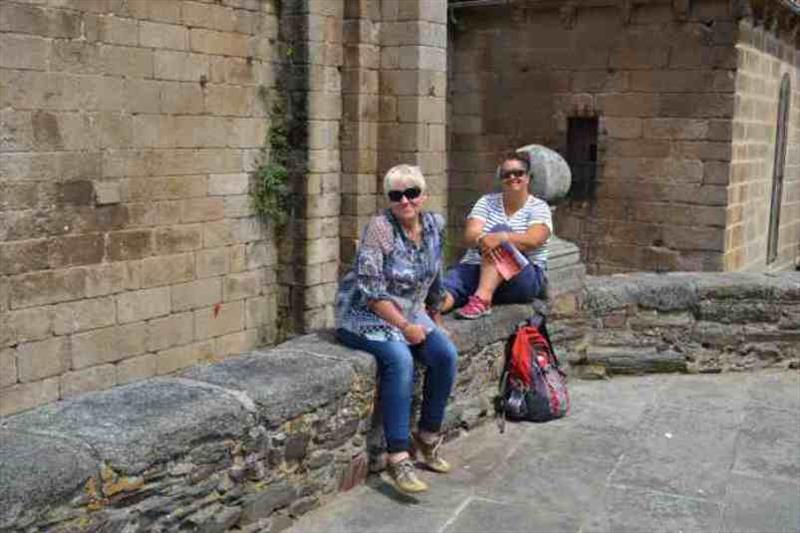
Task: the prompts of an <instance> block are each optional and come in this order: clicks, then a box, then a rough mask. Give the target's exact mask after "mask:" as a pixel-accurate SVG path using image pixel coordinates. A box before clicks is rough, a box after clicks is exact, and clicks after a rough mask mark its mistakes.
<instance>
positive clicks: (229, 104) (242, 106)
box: [204, 85, 263, 141]
mask: <svg viewBox="0 0 800 533" xmlns="http://www.w3.org/2000/svg"><path fill="white" fill-rule="evenodd" d="M257 98H258V95H257V93H256V89H255V88H253V87H236V86H226V85H217V86H212V87H209V88H207V89H206V90H205V108H204V109H205V112H206V113H208V114H212V115H225V116H239V117H241V116H248V115H250V113H251V111H252V109H253V108H254V107H256V105H260V104H259V102H258V100H257ZM261 140H262V141H263V138H262V139H261Z"/></svg>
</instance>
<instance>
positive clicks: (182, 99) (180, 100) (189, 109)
mask: <svg viewBox="0 0 800 533" xmlns="http://www.w3.org/2000/svg"><path fill="white" fill-rule="evenodd" d="M160 98H161V100H160V107H159V109H160V110H161V112H162V113H171V114H181V115H196V114H201V113H203V112H204V103H203V88H202V87H200V85H199V84H198V83H186V82H161V93H160Z"/></svg>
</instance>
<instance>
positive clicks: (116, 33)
mask: <svg viewBox="0 0 800 533" xmlns="http://www.w3.org/2000/svg"><path fill="white" fill-rule="evenodd" d="M83 20H84V27H85V30H84V32H85V35H86V40H87V41H89V42H93V41H100V42H104V43H110V44H120V45H124V46H138V44H139V21H137V20H135V19H131V18H123V17H116V16H105V15H85V16H84V19H83Z"/></svg>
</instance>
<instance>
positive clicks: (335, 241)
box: [278, 0, 344, 334]
mask: <svg viewBox="0 0 800 533" xmlns="http://www.w3.org/2000/svg"><path fill="white" fill-rule="evenodd" d="M282 9H283V10H284V12H285V13H284V16H283V17H282V21H281V23H282V24H284V28H282V31H283V32H284V34H285V37H286V44H287V47H286V49H285V50H284V51H283V52H282V53H284V54H285V55H286V56H287V59H288V61H289V62H290V63H291V72H290V79H289V80H287V81H286V83H288V84H289V87H290V92H291V94H290V95H289V96H290V102H291V109H290V114H291V119H292V126H291V127H290V132H289V138H290V142H291V144H292V148H293V150H294V157H293V163H292V168H291V169H290V170H291V179H292V183H291V185H292V192H293V194H294V197H295V199H296V201H295V211H294V214H293V216H292V217H291V221H290V224H289V227H288V228H287V229H286V231H285V234H284V235H283V237H284V238H283V239H282V238H281V236H279V237H278V238H279V240H280V241H281V249H282V253H281V288H282V295H281V302H280V312H281V313H282V317H283V325H284V327H285V328H286V329H287V330H288V331H286V333H288V334H291V333H300V332H306V331H310V330H314V329H319V328H325V327H331V326H333V322H334V320H333V318H334V312H333V301H334V297H335V294H336V285H337V273H338V263H339V214H340V208H341V196H340V191H341V184H340V178H341V156H340V152H339V124H340V121H341V118H342V98H341V74H340V72H339V69H340V68H341V66H342V63H343V49H342V21H343V16H344V0H285V1H284V3H283V8H282Z"/></svg>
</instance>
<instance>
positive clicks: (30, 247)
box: [0, 239, 48, 274]
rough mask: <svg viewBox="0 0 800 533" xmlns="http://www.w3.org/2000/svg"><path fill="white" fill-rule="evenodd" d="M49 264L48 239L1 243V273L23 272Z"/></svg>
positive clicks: (39, 268) (45, 266) (42, 268)
mask: <svg viewBox="0 0 800 533" xmlns="http://www.w3.org/2000/svg"><path fill="white" fill-rule="evenodd" d="M47 266H48V262H47V240H44V239H42V240H36V241H17V242H9V243H0V274H23V273H26V272H33V271H35V270H44V269H46V268H47Z"/></svg>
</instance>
